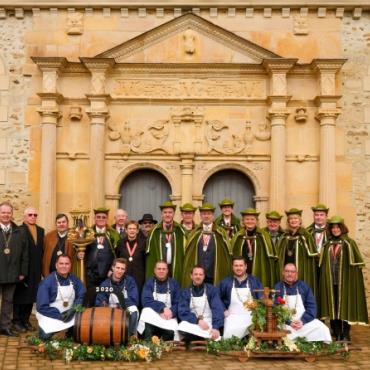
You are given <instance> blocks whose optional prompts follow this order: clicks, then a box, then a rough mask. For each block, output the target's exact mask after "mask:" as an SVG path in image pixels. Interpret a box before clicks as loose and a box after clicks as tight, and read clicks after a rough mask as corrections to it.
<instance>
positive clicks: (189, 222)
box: [180, 203, 197, 235]
mask: <svg viewBox="0 0 370 370" xmlns="http://www.w3.org/2000/svg"><path fill="white" fill-rule="evenodd" d="M196 210H197V208H196V207H194V206H193V205H192V204H191V203H185V204H183V205H182V206H181V207H180V211H181V221H180V224H181V226H182V227H183V229H184V230H185V232H186V235H189V234H190V232H191V231H192V230H194V229H195V228H196V227H197V224H196V223H195V222H194V215H195V211H196Z"/></svg>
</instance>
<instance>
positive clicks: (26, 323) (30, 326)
mask: <svg viewBox="0 0 370 370" xmlns="http://www.w3.org/2000/svg"><path fill="white" fill-rule="evenodd" d="M23 326H24V327H25V328H26V330H27V331H33V330H34V329H33V326H32V325H31V323H29V322H25V323H24V324H23Z"/></svg>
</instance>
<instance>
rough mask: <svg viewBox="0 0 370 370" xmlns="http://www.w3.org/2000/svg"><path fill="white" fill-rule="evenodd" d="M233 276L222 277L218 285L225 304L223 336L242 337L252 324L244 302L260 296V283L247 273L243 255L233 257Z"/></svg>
mask: <svg viewBox="0 0 370 370" xmlns="http://www.w3.org/2000/svg"><path fill="white" fill-rule="evenodd" d="M232 270H233V276H229V277H227V278H225V279H223V280H222V281H221V283H220V285H219V291H220V298H221V301H222V303H223V304H224V306H225V311H224V316H225V325H224V335H223V337H224V338H231V337H232V336H233V335H234V336H236V337H239V338H243V337H245V336H246V335H247V334H248V327H249V326H250V325H251V324H252V316H251V312H250V311H249V310H248V309H247V308H246V307H244V304H245V303H246V302H248V301H253V299H259V298H261V297H262V292H256V291H255V290H256V289H260V290H263V285H262V283H261V282H260V281H259V280H258V279H257V278H256V277H255V276H253V275H248V274H247V263H246V261H245V259H244V257H241V256H240V257H234V258H233V262H232Z"/></svg>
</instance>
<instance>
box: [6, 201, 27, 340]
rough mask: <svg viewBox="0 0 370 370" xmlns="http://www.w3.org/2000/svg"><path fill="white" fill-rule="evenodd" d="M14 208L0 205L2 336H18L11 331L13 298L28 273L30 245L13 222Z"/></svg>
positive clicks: (21, 230) (7, 203) (9, 205)
mask: <svg viewBox="0 0 370 370" xmlns="http://www.w3.org/2000/svg"><path fill="white" fill-rule="evenodd" d="M12 217H13V206H12V205H11V204H10V203H9V202H3V203H1V204H0V256H1V257H0V291H1V312H0V334H2V335H6V336H8V337H12V336H16V335H17V333H16V332H14V331H12V329H11V327H10V326H11V317H12V311H13V296H14V290H15V286H16V283H17V282H21V281H23V280H24V278H25V277H26V275H27V273H28V245H27V238H26V235H25V232H24V230H23V229H22V228H20V227H18V226H17V225H16V224H15V223H14V222H12Z"/></svg>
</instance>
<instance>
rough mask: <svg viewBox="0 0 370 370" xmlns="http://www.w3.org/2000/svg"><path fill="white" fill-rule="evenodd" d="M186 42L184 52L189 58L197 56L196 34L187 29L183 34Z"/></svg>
mask: <svg viewBox="0 0 370 370" xmlns="http://www.w3.org/2000/svg"><path fill="white" fill-rule="evenodd" d="M183 40H184V51H185V54H186V55H188V56H192V55H193V54H195V40H196V37H195V32H194V31H193V30H191V29H187V30H186V31H185V32H184V34H183Z"/></svg>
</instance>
